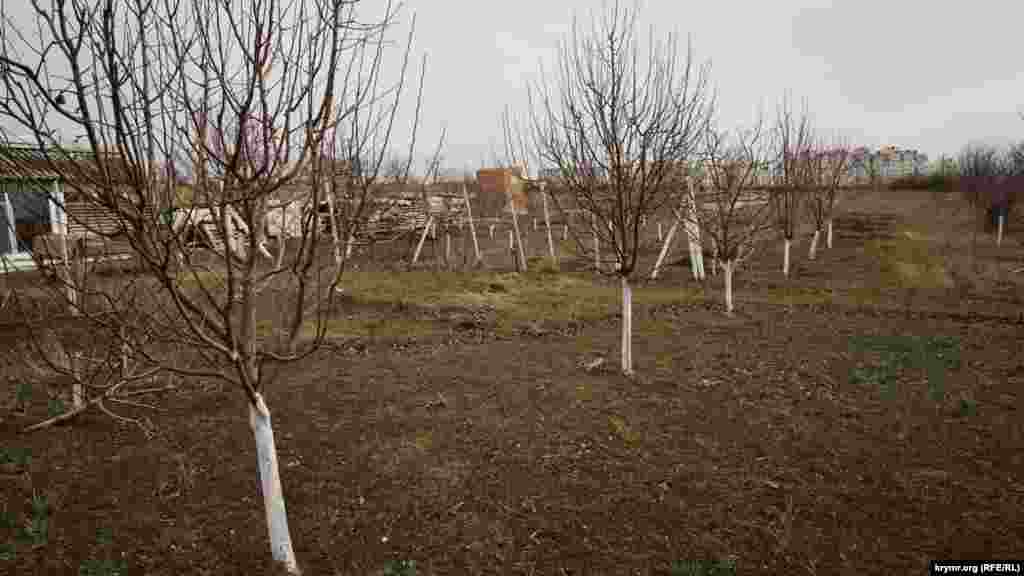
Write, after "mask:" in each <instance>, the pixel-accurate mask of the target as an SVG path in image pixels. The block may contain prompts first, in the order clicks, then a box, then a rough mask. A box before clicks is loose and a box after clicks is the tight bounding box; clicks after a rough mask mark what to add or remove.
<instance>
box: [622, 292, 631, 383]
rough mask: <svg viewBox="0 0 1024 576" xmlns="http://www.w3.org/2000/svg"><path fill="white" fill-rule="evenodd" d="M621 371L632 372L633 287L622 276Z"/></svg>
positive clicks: (626, 373) (629, 373) (627, 373)
mask: <svg viewBox="0 0 1024 576" xmlns="http://www.w3.org/2000/svg"><path fill="white" fill-rule="evenodd" d="M622 373H623V374H625V375H627V376H631V375H632V374H633V289H632V288H631V287H630V285H629V278H627V277H625V276H623V277H622Z"/></svg>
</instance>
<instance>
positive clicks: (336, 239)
mask: <svg viewBox="0 0 1024 576" xmlns="http://www.w3.org/2000/svg"><path fill="white" fill-rule="evenodd" d="M324 188H326V194H325V196H327V214H328V215H329V216H330V218H331V240H332V241H333V243H334V265H335V266H337V267H339V268H341V262H342V259H341V237H340V236H339V234H338V219H337V216H336V213H335V211H334V191H333V190H331V189H330V186H328V185H327V183H324ZM319 208H320V207H319V206H315V207H314V209H316V210H319ZM317 224H318V225H319V222H317ZM418 253H419V251H417V254H418ZM415 261H416V259H415V258H413V262H415Z"/></svg>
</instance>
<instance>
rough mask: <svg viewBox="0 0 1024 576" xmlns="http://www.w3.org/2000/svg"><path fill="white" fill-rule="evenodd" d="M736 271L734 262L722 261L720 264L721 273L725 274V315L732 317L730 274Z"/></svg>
mask: <svg viewBox="0 0 1024 576" xmlns="http://www.w3.org/2000/svg"><path fill="white" fill-rule="evenodd" d="M735 269H736V262H735V261H734V260H724V261H723V262H722V272H723V273H724V274H725V313H726V314H727V315H729V316H732V311H733V303H732V273H733V270H735Z"/></svg>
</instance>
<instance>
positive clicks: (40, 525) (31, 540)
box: [18, 494, 50, 548]
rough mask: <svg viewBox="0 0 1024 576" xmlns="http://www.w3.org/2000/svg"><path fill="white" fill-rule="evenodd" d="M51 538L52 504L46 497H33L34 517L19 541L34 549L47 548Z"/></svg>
mask: <svg viewBox="0 0 1024 576" xmlns="http://www.w3.org/2000/svg"><path fill="white" fill-rule="evenodd" d="M49 538H50V503H49V502H48V501H47V499H46V496H44V495H41V494H33V495H32V516H31V517H30V518H29V519H28V520H27V521H26V522H25V525H24V526H23V527H22V528H21V530H20V533H19V534H18V540H20V541H21V542H22V543H23V544H28V545H30V546H32V547H33V548H37V547H40V546H45V545H46V543H47V541H49Z"/></svg>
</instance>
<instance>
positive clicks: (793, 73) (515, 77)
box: [408, 0, 1024, 169]
mask: <svg viewBox="0 0 1024 576" xmlns="http://www.w3.org/2000/svg"><path fill="white" fill-rule="evenodd" d="M600 7H601V3H600V2H597V1H593V0H592V1H586V0H518V1H516V2H495V1H491V0H478V1H457V0H410V1H409V4H408V8H409V10H410V11H414V12H415V13H416V14H417V18H418V21H417V34H416V39H415V43H416V47H415V48H416V50H417V51H423V50H426V51H428V52H429V64H428V75H427V80H426V91H427V93H426V96H425V101H424V106H425V108H424V117H423V132H422V134H423V140H422V142H423V144H422V145H421V146H420V147H419V148H420V151H421V153H422V154H425V153H426V151H425V149H426V148H428V146H427V144H426V143H427V142H434V141H436V136H437V134H438V131H439V130H440V126H441V125H442V124H446V125H447V127H448V145H447V150H446V157H447V160H448V162H447V164H448V166H449V167H451V168H457V169H461V168H463V167H468V168H475V167H477V166H478V165H479V164H480V162H481V160H484V161H487V160H489V159H490V157H491V150H492V149H493V150H495V151H497V152H501V151H502V149H503V146H502V138H501V131H500V117H501V112H502V109H503V107H504V105H505V104H506V103H508V104H510V105H512V106H518V107H520V109H523V107H525V90H526V82H527V80H530V79H533V78H534V77H535V76H536V74H537V71H538V69H539V64H538V63H539V62H540V61H541V60H544V61H545V62H546V64H545V65H546V66H547V67H548V69H550V62H551V61H552V60H551V59H552V58H553V57H554V55H555V49H556V46H557V43H558V41H559V39H560V38H563V37H564V35H565V34H566V33H567V32H568V31H569V29H570V27H571V24H572V17H573V14H574V13H575V14H578V15H579V16H580V18H581V22H585V21H587V18H588V16H589V14H590V13H591V12H592V11H593V10H597V9H600ZM640 7H641V11H642V12H641V21H642V24H641V26H640V33H641V34H642V35H644V36H645V37H646V34H647V32H648V26H649V25H651V24H653V25H654V26H655V33H656V34H658V35H664V34H667V33H669V32H675V33H677V34H679V35H681V36H682V37H683V39H685V36H686V35H687V34H689V35H690V36H691V38H692V40H693V47H694V50H695V54H696V56H697V58H698V59H700V60H703V59H710V60H711V63H712V82H713V84H714V86H715V87H716V90H717V92H718V96H719V103H720V113H719V117H720V118H721V119H722V121H723V123H725V124H726V125H728V124H729V123H730V121H735V122H736V123H741V122H744V121H749V120H751V119H752V118H754V116H755V115H756V110H757V107H758V106H759V105H761V104H763V105H764V106H765V107H766V109H767V110H768V111H772V110H774V106H775V105H776V103H777V102H779V101H780V99H781V98H782V96H783V95H784V94H785V93H786V92H787V91H790V92H791V93H792V95H793V97H794V98H795V99H797V100H801V99H804V98H806V99H807V100H808V102H809V104H810V109H811V111H812V112H813V113H814V115H815V119H816V121H817V124H818V126H819V127H821V128H822V129H825V130H827V131H833V130H834V131H838V132H840V133H842V134H844V135H846V136H848V137H849V138H850V139H851V140H852V141H853V142H854V143H856V144H863V145H866V146H871V147H877V146H881V145H886V144H893V145H896V146H899V147H906V148H916V149H918V150H920V151H922V152H925V153H927V154H928V155H929V157H930V158H932V159H934V158H935V157H936V156H937V155H939V154H942V153H947V154H955V153H956V151H957V150H958V149H959V148H960V147H961V145H963V144H964V143H965V142H966V141H968V140H985V141H991V142H993V143H1005V142H1008V141H1011V140H1018V139H1024V120H1022V119H1021V118H1020V116H1019V114H1020V113H1022V112H1024V39H1022V36H1021V35H1020V32H1019V28H1020V25H1021V23H1022V22H1024V2H1021V1H1019V0H974V1H972V2H934V1H933V0H888V1H880V0H858V1H851V0H835V1H832V2H829V1H826V0H817V1H815V0H713V1H711V0H706V1H700V2H698V1H686V0H644V1H642V2H641V4H640Z"/></svg>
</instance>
